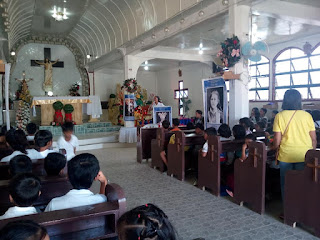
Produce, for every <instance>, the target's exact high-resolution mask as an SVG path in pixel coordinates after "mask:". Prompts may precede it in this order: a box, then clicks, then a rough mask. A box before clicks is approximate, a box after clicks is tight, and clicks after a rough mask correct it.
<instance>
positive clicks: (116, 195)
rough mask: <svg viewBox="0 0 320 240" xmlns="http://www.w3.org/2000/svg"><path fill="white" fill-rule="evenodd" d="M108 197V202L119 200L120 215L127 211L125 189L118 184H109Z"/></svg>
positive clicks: (107, 188) (107, 187)
mask: <svg viewBox="0 0 320 240" xmlns="http://www.w3.org/2000/svg"><path fill="white" fill-rule="evenodd" d="M106 197H107V199H108V202H117V203H118V204H119V217H120V216H121V215H122V214H124V213H125V212H126V208H127V200H126V197H125V194H124V191H123V189H122V188H121V187H120V186H119V185H118V184H115V183H111V184H107V186H106Z"/></svg>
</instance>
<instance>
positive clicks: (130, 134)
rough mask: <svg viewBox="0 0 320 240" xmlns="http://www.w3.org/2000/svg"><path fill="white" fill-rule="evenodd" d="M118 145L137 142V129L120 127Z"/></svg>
mask: <svg viewBox="0 0 320 240" xmlns="http://www.w3.org/2000/svg"><path fill="white" fill-rule="evenodd" d="M119 142H120V143H135V142H137V128H136V127H122V128H120V132H119Z"/></svg>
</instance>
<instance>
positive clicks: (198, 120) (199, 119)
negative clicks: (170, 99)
mask: <svg viewBox="0 0 320 240" xmlns="http://www.w3.org/2000/svg"><path fill="white" fill-rule="evenodd" d="M198 123H199V124H202V125H203V123H204V121H203V117H202V111H201V110H197V111H196V117H195V118H194V125H197V124H198Z"/></svg>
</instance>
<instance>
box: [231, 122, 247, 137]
mask: <svg viewBox="0 0 320 240" xmlns="http://www.w3.org/2000/svg"><path fill="white" fill-rule="evenodd" d="M232 133H233V136H234V139H235V140H240V139H244V137H245V136H246V129H245V128H244V126H242V125H235V126H234V127H233V128H232Z"/></svg>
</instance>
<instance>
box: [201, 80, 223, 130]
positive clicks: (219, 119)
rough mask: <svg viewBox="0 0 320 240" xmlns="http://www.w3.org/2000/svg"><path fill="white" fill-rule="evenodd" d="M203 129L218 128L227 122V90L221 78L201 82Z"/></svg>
mask: <svg viewBox="0 0 320 240" xmlns="http://www.w3.org/2000/svg"><path fill="white" fill-rule="evenodd" d="M202 86H203V106H204V125H205V128H210V127H215V128H217V129H218V128H219V126H220V125H221V124H222V123H226V122H227V113H228V99H227V88H226V84H225V81H224V79H223V78H222V77H218V78H213V79H204V80H202Z"/></svg>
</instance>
